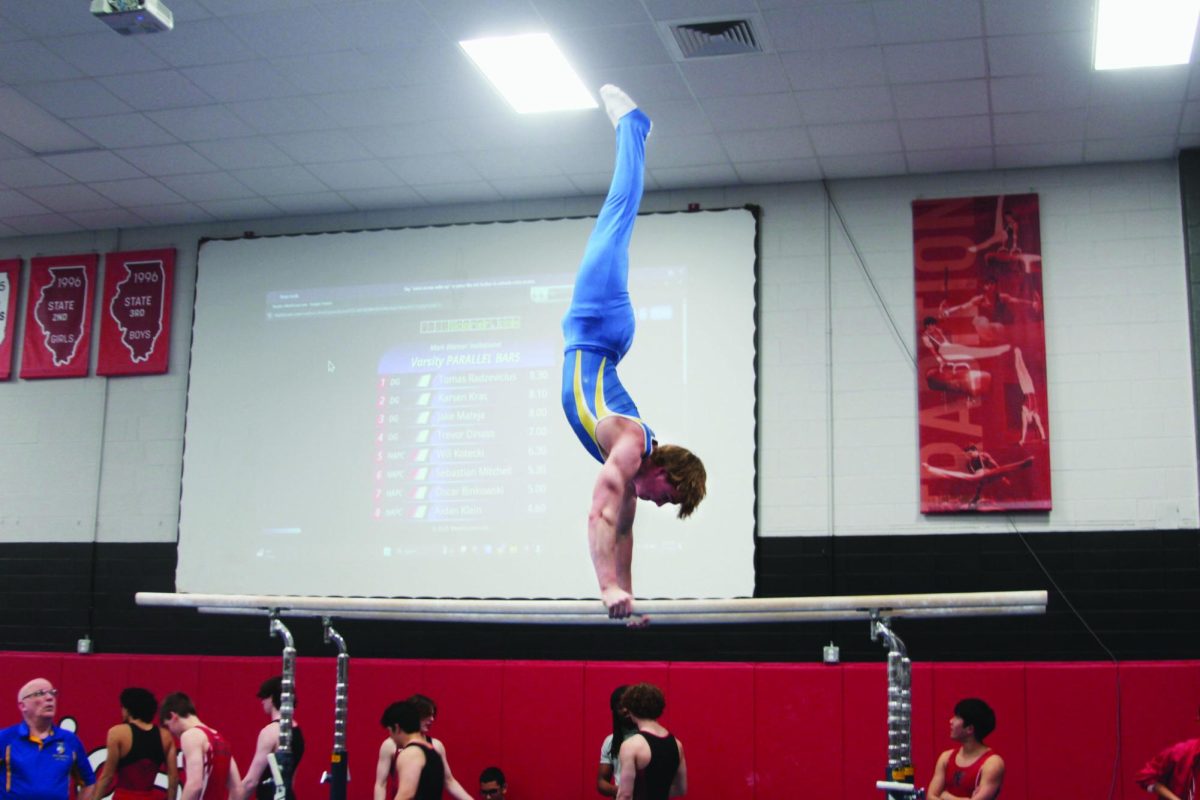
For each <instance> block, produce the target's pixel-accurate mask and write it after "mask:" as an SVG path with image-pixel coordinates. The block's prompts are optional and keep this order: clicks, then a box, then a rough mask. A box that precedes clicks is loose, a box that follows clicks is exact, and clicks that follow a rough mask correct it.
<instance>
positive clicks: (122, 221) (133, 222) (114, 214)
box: [66, 208, 146, 231]
mask: <svg viewBox="0 0 1200 800" xmlns="http://www.w3.org/2000/svg"><path fill="white" fill-rule="evenodd" d="M66 216H67V217H68V218H69V219H70V220H72V221H73V222H77V223H79V224H80V225H82V226H83V227H84V228H86V229H87V230H92V231H94V230H103V229H105V228H143V227H145V225H146V220H144V219H142V217H140V216H139V215H138V214H136V213H134V212H133V211H130V210H129V209H127V208H105V209H99V210H96V211H72V212H70V213H68V214H67V215H66Z"/></svg>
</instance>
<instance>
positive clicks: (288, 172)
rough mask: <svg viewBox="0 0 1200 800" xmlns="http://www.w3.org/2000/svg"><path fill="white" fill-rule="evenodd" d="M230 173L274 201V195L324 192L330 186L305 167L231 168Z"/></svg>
mask: <svg viewBox="0 0 1200 800" xmlns="http://www.w3.org/2000/svg"><path fill="white" fill-rule="evenodd" d="M229 174H230V175H232V176H233V177H234V178H237V180H238V182H240V183H242V184H244V185H245V186H247V187H248V188H250V189H253V190H254V191H255V192H258V193H259V194H260V195H262V196H263V197H266V198H268V199H271V200H272V202H274V199H273V196H274V195H289V194H323V193H327V192H328V191H329V187H328V186H326V185H325V184H323V183H321V181H320V180H319V179H318V178H317V177H316V176H315V175H313V174H312V173H311V172H309V171H308V170H307V169H305V168H304V167H300V166H288V167H259V168H257V169H239V170H231V171H230V173H229Z"/></svg>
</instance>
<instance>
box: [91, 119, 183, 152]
mask: <svg viewBox="0 0 1200 800" xmlns="http://www.w3.org/2000/svg"><path fill="white" fill-rule="evenodd" d="M71 126H72V127H74V128H75V129H76V130H78V131H79V132H80V133H82V134H83V135H84V136H86V137H88V138H89V139H91V140H92V141H94V142H96V143H98V144H101V145H104V146H105V147H107V148H110V149H115V148H118V147H146V146H149V145H157V144H171V143H173V142H175V141H176V139H175V137H174V136H172V135H171V134H169V133H167V132H166V131H164V130H163V129H162V128H160V127H159V126H158V125H155V124H154V123H153V122H151V121H150V120H149V119H147V118H146V116H145V115H144V114H114V115H113V116H111V117H84V118H82V119H75V120H71Z"/></svg>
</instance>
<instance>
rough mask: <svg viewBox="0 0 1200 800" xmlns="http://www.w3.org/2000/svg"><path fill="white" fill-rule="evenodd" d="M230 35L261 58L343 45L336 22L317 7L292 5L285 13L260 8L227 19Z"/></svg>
mask: <svg viewBox="0 0 1200 800" xmlns="http://www.w3.org/2000/svg"><path fill="white" fill-rule="evenodd" d="M227 24H228V27H229V29H230V30H231V31H232V32H233V35H234V36H236V37H237V38H238V39H241V40H242V42H244V43H245V44H246V45H248V46H249V47H251V48H253V49H254V51H255V54H256V55H257V56H258V57H260V58H280V57H284V56H294V55H299V54H301V53H322V52H327V51H330V50H341V49H344V48H345V47H346V44H345V43H344V41H339V38H340V37H339V36H338V34H337V25H336V23H331V22H330V20H329V19H328V18H327V17H326V16H325V15H324V14H323V13H322V12H321V10H319V9H317V8H303V7H302V8H293V9H291V10H289V11H288V12H287V13H283V14H281V13H278V12H276V11H260V10H258V9H255V13H250V14H239V15H238V17H237V18H236V20H227Z"/></svg>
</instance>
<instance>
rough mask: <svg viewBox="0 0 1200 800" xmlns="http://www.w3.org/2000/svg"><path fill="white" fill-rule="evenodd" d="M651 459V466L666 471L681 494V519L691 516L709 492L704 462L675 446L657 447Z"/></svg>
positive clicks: (652, 451) (685, 449)
mask: <svg viewBox="0 0 1200 800" xmlns="http://www.w3.org/2000/svg"><path fill="white" fill-rule="evenodd" d="M649 459H650V463H651V464H654V465H655V466H659V467H662V468H663V469H664V470H665V471H666V473H667V478H668V479H669V480H670V481H671V485H672V486H674V487H675V489H676V491H678V492H679V515H678V516H679V518H680V519H684V518H686V517H688V516H691V513H692V512H693V511H695V510H696V506H698V505H700V501H701V500H703V499H704V495H705V492H706V491H707V490H706V488H705V485H704V483H705V481H706V480H707V479H708V473H706V472H705V471H704V462H703V461H701V460H700V459H699V457H697V456H696V454H695V453H693V452H692V451H691V450H688V449H687V448H686V447H679V446H678V445H674V444H659V445H655V447H654V449H653V450H651V451H650V455H649Z"/></svg>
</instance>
